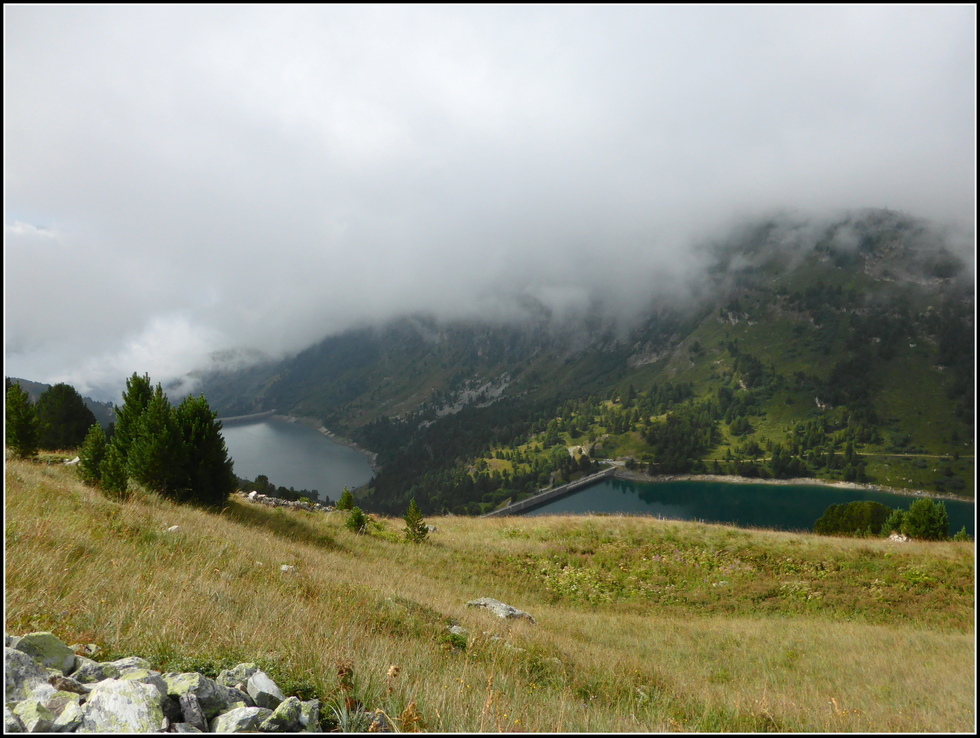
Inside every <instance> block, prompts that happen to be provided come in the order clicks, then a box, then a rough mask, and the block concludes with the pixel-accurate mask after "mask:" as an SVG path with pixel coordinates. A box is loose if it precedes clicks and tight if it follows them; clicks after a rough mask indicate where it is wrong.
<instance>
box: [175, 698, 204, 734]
mask: <svg viewBox="0 0 980 738" xmlns="http://www.w3.org/2000/svg"><path fill="white" fill-rule="evenodd" d="M180 711H181V713H182V716H183V718H184V724H186V725H190V726H191V727H192V728H194V729H195V730H197V731H199V732H201V733H206V732H207V730H208V721H207V720H206V719H205V717H204V712H203V711H202V710H201V705H200V703H199V702H198V701H197V696H196V695H195V694H194V693H193V692H186V693H184V694H182V695H181V696H180Z"/></svg>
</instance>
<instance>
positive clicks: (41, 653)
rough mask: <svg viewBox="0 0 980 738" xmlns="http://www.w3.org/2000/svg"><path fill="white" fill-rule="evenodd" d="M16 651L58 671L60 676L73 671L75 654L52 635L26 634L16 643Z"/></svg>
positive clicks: (46, 633) (47, 633) (45, 632)
mask: <svg viewBox="0 0 980 738" xmlns="http://www.w3.org/2000/svg"><path fill="white" fill-rule="evenodd" d="M17 650H18V651H23V652H24V653H26V654H27V655H28V656H30V657H31V658H33V659H34V660H35V661H37V662H38V663H40V664H41V665H43V666H45V667H48V668H50V669H58V670H59V671H60V672H61V673H62V674H70V673H71V672H72V671H74V670H75V652H74V651H72V650H71V649H70V648H69V647H68V644H67V643H64V642H63V641H62V640H61V639H59V638H58V637H57V636H56V635H55V634H54V633H50V632H48V631H43V632H40V633H28V634H27V635H26V636H24V637H23V638H21V639H20V641H19V642H18V643H17Z"/></svg>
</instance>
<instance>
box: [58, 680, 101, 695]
mask: <svg viewBox="0 0 980 738" xmlns="http://www.w3.org/2000/svg"><path fill="white" fill-rule="evenodd" d="M48 684H50V685H51V686H52V687H54V688H55V689H57V690H58V691H60V692H74V693H75V694H80V695H88V693H89V692H91V691H92V688H91V687H90V686H89V685H87V684H82V683H81V682H79V681H78V680H77V679H75V678H74V677H68V676H52V677H48Z"/></svg>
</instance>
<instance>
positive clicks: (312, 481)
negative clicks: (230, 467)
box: [221, 418, 374, 502]
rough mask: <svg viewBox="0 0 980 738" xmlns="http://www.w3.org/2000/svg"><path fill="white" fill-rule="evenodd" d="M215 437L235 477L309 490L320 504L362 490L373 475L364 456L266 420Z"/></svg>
mask: <svg viewBox="0 0 980 738" xmlns="http://www.w3.org/2000/svg"><path fill="white" fill-rule="evenodd" d="M221 433H222V435H223V436H224V437H225V445H226V446H227V447H228V455H229V456H231V458H232V460H233V461H234V462H235V474H237V475H238V476H239V477H242V478H244V479H255V478H256V477H257V476H258V475H259V474H265V475H266V476H267V477H268V478H269V481H270V482H272V483H273V484H274V485H276V486H277V487H293V488H294V489H297V490H300V489H309V490H314V489H315V490H317V491H318V492H319V493H320V500H321V501H323V500H324V499H325V498H326V497H330V499H331V500H332V501H333V502H336V501H337V499H338V498H339V497H340V493H341V492H342V491H343V489H344V487H350V488H351V489H353V488H354V487H359V486H360V485H362V484H366V483H367V482H369V481H370V480H371V477H372V476H373V474H374V473H373V472H372V471H371V464H370V463H369V462H368V458H367V456H365V455H364V454H362V453H360V452H359V451H355V450H354V449H352V448H349V447H347V446H343V445H341V444H339V443H336V442H334V441H332V440H330V439H329V438H327V436H325V435H324V434H323V433H320V431H318V430H316V429H315V428H311V427H310V426H308V425H303V424H302V423H290V422H288V421H284V420H278V419H276V418H267V419H264V420H262V421H261V422H258V423H248V424H229V425H228V426H226V427H224V428H222V429H221Z"/></svg>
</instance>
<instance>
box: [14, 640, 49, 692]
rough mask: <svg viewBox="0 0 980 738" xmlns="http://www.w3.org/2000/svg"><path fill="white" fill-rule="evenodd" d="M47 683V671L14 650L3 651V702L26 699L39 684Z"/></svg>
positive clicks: (22, 653) (28, 657)
mask: <svg viewBox="0 0 980 738" xmlns="http://www.w3.org/2000/svg"><path fill="white" fill-rule="evenodd" d="M47 681H48V672H47V670H46V669H45V668H44V667H43V666H41V665H40V664H39V663H37V662H36V661H35V660H34V659H32V658H31V657H30V656H28V655H27V654H26V653H24V652H23V651H20V650H18V649H16V648H8V647H4V649H3V691H4V702H5V703H11V702H17V701H19V700H24V699H27V698H28V697H30V696H31V692H33V691H34V688H35V687H37V686H38V685H39V684H46V683H47Z"/></svg>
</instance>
